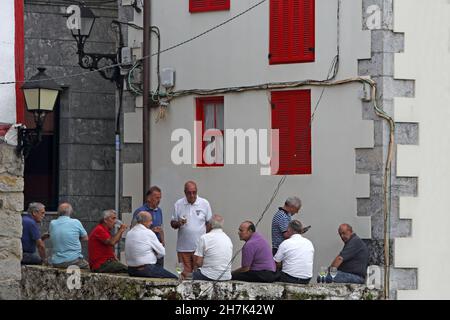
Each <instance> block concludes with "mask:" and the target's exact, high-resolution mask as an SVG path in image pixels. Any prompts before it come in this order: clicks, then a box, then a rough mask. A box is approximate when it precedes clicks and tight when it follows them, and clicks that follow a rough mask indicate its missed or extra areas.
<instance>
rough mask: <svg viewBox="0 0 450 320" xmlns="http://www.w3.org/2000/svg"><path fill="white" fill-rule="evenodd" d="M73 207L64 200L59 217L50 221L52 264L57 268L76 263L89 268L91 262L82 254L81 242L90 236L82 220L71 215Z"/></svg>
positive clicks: (59, 209)
mask: <svg viewBox="0 0 450 320" xmlns="http://www.w3.org/2000/svg"><path fill="white" fill-rule="evenodd" d="M72 213H73V208H72V206H71V205H70V203H67V202H63V203H61V204H60V205H59V206H58V215H59V217H58V219H56V220H53V221H52V222H50V228H49V233H50V240H51V242H52V247H53V248H52V249H53V254H52V265H53V266H54V267H57V268H67V267H68V266H71V265H76V266H78V267H80V268H81V269H89V264H88V262H87V261H86V260H84V259H83V255H82V254H81V242H80V240H82V241H87V240H88V236H87V232H86V230H84V228H83V226H82V225H81V222H80V221H79V220H77V219H72V218H71V217H70V216H71V215H72Z"/></svg>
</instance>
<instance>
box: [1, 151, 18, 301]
mask: <svg viewBox="0 0 450 320" xmlns="http://www.w3.org/2000/svg"><path fill="white" fill-rule="evenodd" d="M22 207H23V161H22V159H21V158H19V157H17V156H16V153H15V148H14V147H12V146H9V145H7V144H5V143H3V142H0V300H1V299H19V298H20V286H19V281H20V279H21V273H20V260H21V259H22V243H21V241H20V238H21V236H22V220H21V215H20V214H21V211H22Z"/></svg>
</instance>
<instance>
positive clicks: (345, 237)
mask: <svg viewBox="0 0 450 320" xmlns="http://www.w3.org/2000/svg"><path fill="white" fill-rule="evenodd" d="M338 233H339V236H340V237H341V239H342V241H343V242H344V248H343V249H342V251H341V252H340V253H339V255H338V256H337V257H336V258H335V259H334V260H333V262H332V263H331V266H330V267H336V268H337V269H338V271H337V274H336V277H335V278H334V279H333V282H337V283H359V284H363V283H364V282H365V278H366V274H367V265H368V263H369V250H368V249H367V246H366V244H365V243H364V242H363V241H362V240H361V239H360V238H359V237H358V236H357V235H356V233H353V229H352V227H351V226H350V225H349V224H347V223H344V224H341V225H340V226H339V229H338ZM327 281H329V282H331V276H330V275H329V274H328V276H327Z"/></svg>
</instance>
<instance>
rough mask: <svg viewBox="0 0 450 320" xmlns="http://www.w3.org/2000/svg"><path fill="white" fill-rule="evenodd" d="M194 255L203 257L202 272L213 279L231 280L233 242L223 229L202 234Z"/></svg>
mask: <svg viewBox="0 0 450 320" xmlns="http://www.w3.org/2000/svg"><path fill="white" fill-rule="evenodd" d="M194 255H196V256H198V257H203V266H202V267H201V268H200V269H201V273H202V274H203V275H204V276H206V277H208V278H210V279H212V280H230V279H231V264H230V265H229V263H230V261H231V258H232V256H233V243H232V242H231V239H230V238H229V237H228V236H227V235H226V233H225V232H223V230H222V229H213V230H211V231H210V232H208V233H206V234H204V235H202V236H201V237H200V239H199V241H198V245H197V250H196V251H195V253H194Z"/></svg>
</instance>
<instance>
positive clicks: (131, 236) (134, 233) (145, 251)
mask: <svg viewBox="0 0 450 320" xmlns="http://www.w3.org/2000/svg"><path fill="white" fill-rule="evenodd" d="M165 254H166V250H165V249H164V247H163V246H162V244H161V243H160V242H159V240H158V238H157V237H156V234H155V233H154V232H153V231H152V230H150V229H147V228H146V227H145V226H144V225H143V224H140V223H138V224H136V225H135V226H134V227H133V228H132V229H131V230H130V231H128V233H127V237H126V239H125V258H126V261H127V265H129V266H130V267H137V266H142V265H144V264H155V263H156V259H157V258H162V257H163V256H164V255H165Z"/></svg>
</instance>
